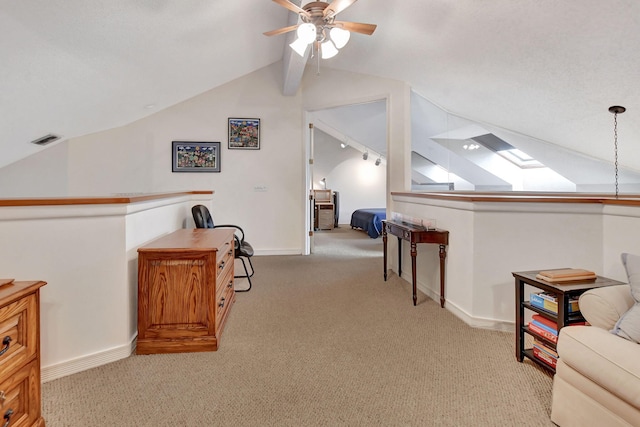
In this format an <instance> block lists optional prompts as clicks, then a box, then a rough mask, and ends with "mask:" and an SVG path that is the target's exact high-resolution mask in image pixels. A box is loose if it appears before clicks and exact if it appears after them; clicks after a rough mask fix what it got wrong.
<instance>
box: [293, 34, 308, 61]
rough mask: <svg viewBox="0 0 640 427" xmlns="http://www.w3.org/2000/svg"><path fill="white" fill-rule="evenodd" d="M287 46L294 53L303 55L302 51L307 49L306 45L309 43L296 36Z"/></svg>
mask: <svg viewBox="0 0 640 427" xmlns="http://www.w3.org/2000/svg"><path fill="white" fill-rule="evenodd" d="M289 46H290V47H291V49H293V51H294V52H295V53H297V54H298V55H300V56H302V57H304V53H305V52H306V51H307V46H309V43H305V42H304V41H303V40H302V39H300V38H297V39H295V41H294V42H293V43H291V44H290V45H289Z"/></svg>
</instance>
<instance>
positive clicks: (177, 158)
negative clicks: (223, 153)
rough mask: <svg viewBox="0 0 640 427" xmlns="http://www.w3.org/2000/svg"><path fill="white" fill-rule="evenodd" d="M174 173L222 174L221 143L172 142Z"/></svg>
mask: <svg viewBox="0 0 640 427" xmlns="http://www.w3.org/2000/svg"><path fill="white" fill-rule="evenodd" d="M171 153H172V162H171V171H172V172H220V143H219V142H193V141H172V142H171Z"/></svg>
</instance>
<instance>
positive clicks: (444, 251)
mask: <svg viewBox="0 0 640 427" xmlns="http://www.w3.org/2000/svg"><path fill="white" fill-rule="evenodd" d="M446 257H447V249H446V247H445V245H440V307H441V308H444V259H445V258H446Z"/></svg>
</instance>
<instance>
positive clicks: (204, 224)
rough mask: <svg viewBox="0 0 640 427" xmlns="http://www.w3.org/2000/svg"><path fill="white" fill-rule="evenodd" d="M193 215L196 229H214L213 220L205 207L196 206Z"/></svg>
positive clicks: (192, 211) (192, 210) (192, 209)
mask: <svg viewBox="0 0 640 427" xmlns="http://www.w3.org/2000/svg"><path fill="white" fill-rule="evenodd" d="M191 214H192V215H193V221H194V222H195V223H196V228H213V218H211V214H210V213H209V209H207V207H206V206H204V205H195V206H194V207H192V208H191Z"/></svg>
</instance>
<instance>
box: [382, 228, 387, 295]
mask: <svg viewBox="0 0 640 427" xmlns="http://www.w3.org/2000/svg"><path fill="white" fill-rule="evenodd" d="M382 247H383V248H384V249H383V250H382V253H383V254H384V261H383V262H384V281H385V282H386V281H387V229H386V228H385V227H382Z"/></svg>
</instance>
